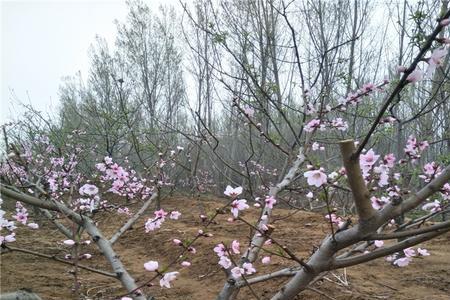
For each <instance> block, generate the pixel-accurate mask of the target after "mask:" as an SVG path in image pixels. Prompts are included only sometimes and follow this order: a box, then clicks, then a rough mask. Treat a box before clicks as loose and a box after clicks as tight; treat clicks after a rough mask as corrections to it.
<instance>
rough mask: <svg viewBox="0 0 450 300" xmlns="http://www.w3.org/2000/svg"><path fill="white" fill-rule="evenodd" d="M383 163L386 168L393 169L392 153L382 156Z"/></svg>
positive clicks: (393, 159) (393, 158) (393, 157)
mask: <svg viewBox="0 0 450 300" xmlns="http://www.w3.org/2000/svg"><path fill="white" fill-rule="evenodd" d="M384 162H385V163H386V166H388V167H389V168H392V167H394V163H395V156H394V154H393V153H389V154H387V155H385V156H384Z"/></svg>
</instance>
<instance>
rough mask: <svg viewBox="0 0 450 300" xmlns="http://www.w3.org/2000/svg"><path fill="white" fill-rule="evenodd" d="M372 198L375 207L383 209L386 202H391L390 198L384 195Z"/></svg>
mask: <svg viewBox="0 0 450 300" xmlns="http://www.w3.org/2000/svg"><path fill="white" fill-rule="evenodd" d="M370 200H371V201H372V207H373V208H374V209H382V208H383V207H384V206H385V205H386V204H388V203H389V202H390V201H389V198H387V197H383V196H382V197H381V198H377V197H375V196H372V197H371V198H370Z"/></svg>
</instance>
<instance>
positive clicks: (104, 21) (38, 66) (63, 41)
mask: <svg viewBox="0 0 450 300" xmlns="http://www.w3.org/2000/svg"><path fill="white" fill-rule="evenodd" d="M147 2H149V5H151V6H153V4H154V5H159V3H160V2H161V1H157V0H153V1H147ZM152 2H153V3H152ZM0 5H1V35H0V36H1V75H0V84H1V107H0V110H1V116H0V124H2V123H4V122H5V121H6V120H7V119H8V118H10V117H13V116H15V115H17V114H18V113H19V112H20V109H18V108H17V101H14V100H12V99H11V98H12V97H11V90H13V91H14V94H15V95H16V98H17V99H19V100H20V101H22V102H24V103H30V102H31V103H32V104H33V106H34V107H35V108H37V109H38V110H41V111H51V110H53V111H54V108H55V106H56V105H57V93H58V86H59V84H60V83H61V78H62V77H63V76H67V75H74V74H75V73H76V72H78V71H81V73H82V76H83V77H84V78H85V77H86V74H87V70H88V68H89V60H88V55H87V52H88V49H89V46H90V44H91V43H92V42H93V41H94V38H95V35H96V34H98V35H100V36H103V37H105V38H106V39H107V41H108V43H109V44H111V45H112V44H113V43H114V39H115V32H116V29H115V28H116V27H115V25H114V23H113V21H114V19H118V20H124V19H125V17H126V14H127V7H126V3H125V0H104V1H99V0H97V1H89V0H85V1H83V0H78V1H63V0H59V1H30V0H29V1H4V0H0Z"/></svg>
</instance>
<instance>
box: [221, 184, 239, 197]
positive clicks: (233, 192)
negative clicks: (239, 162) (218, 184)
mask: <svg viewBox="0 0 450 300" xmlns="http://www.w3.org/2000/svg"><path fill="white" fill-rule="evenodd" d="M223 193H224V194H225V195H226V196H229V197H237V196H239V195H240V194H242V187H241V186H238V187H236V188H233V187H231V186H230V185H227V187H226V189H225V192H223Z"/></svg>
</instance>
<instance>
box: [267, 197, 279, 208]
mask: <svg viewBox="0 0 450 300" xmlns="http://www.w3.org/2000/svg"><path fill="white" fill-rule="evenodd" d="M265 201H266V207H267V208H273V205H274V204H275V203H277V200H276V199H275V197H273V196H269V197H267V198H266V200H265Z"/></svg>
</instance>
